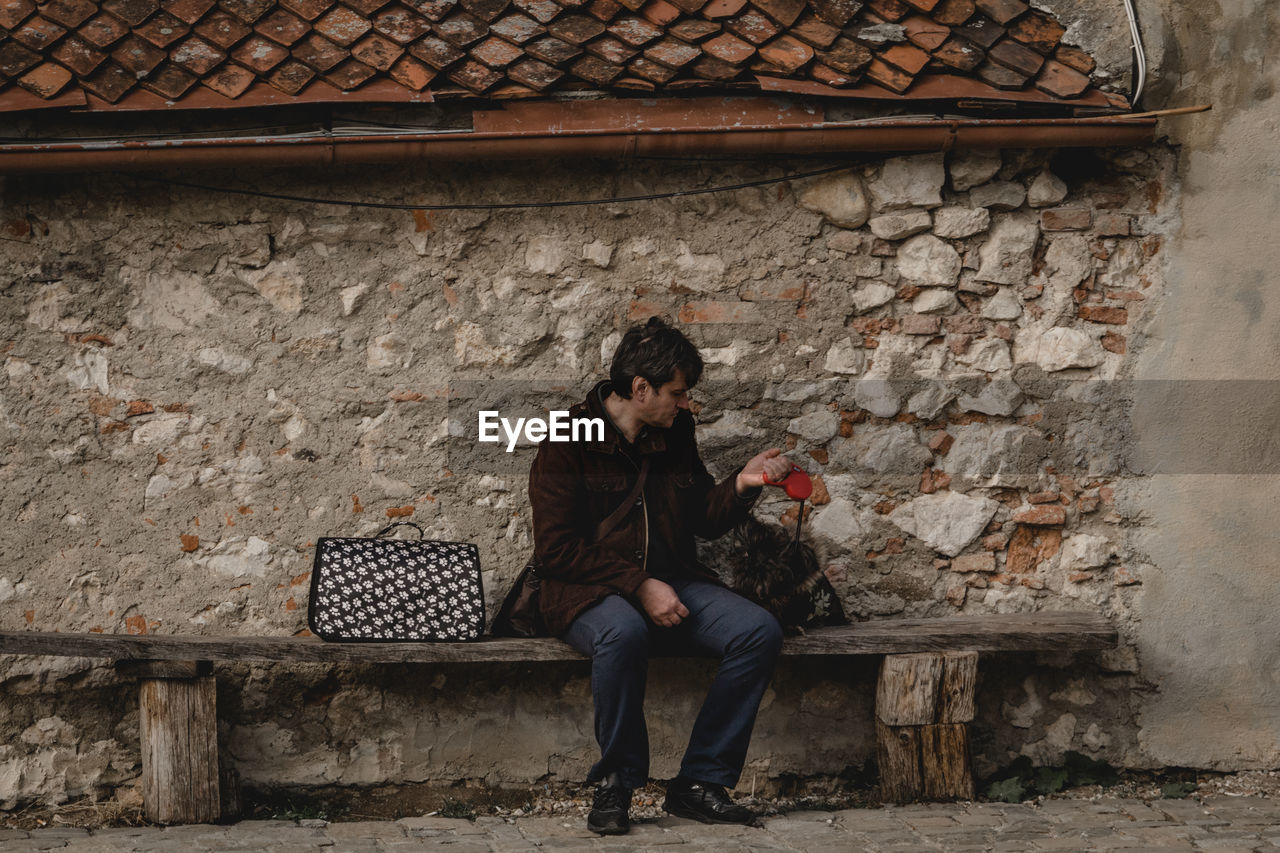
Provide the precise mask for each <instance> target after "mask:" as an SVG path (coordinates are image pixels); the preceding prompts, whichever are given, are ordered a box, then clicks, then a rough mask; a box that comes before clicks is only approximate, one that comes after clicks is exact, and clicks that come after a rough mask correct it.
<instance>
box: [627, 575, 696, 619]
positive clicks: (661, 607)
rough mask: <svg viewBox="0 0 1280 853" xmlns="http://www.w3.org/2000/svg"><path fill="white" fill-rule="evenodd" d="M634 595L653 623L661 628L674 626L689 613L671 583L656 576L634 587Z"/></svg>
mask: <svg viewBox="0 0 1280 853" xmlns="http://www.w3.org/2000/svg"><path fill="white" fill-rule="evenodd" d="M636 597H637V598H639V599H640V604H641V606H643V607H644V612H645V613H648V614H649V618H650V619H652V620H653V624H655V625H658V626H660V627H662V628H674V627H675V626H676V625H679V624H680V620H681V619H684V618H685V617H686V616H688V615H689V608H687V607H685V606H684V605H683V604H681V603H680V596H678V595H676V591H675V590H674V589H672V588H671V584H668V583H663V582H662V581H660V580H658V579H657V578H649V579H648V580H646V581H645V582H644V583H642V584H640V586H639V587H637V588H636Z"/></svg>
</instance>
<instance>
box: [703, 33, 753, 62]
mask: <svg viewBox="0 0 1280 853" xmlns="http://www.w3.org/2000/svg"><path fill="white" fill-rule="evenodd" d="M702 49H703V50H704V51H706V52H707V54H708V55H709V56H711V57H713V58H715V59H719V60H720V61H721V62H727V63H730V64H732V65H741V64H742V63H744V62H746V61H747V60H748V59H750V58H751V57H753V56H755V54H756V49H755V47H754V46H753V45H751V44H750V43H748V42H745V41H743V40H742V39H740V38H738V37H737V36H734V35H731V34H729V33H721V34H720V35H718V36H716V37H715V38H713V39H712V40H711V41H709V42H707V43H706V44H704V45H703V46H702Z"/></svg>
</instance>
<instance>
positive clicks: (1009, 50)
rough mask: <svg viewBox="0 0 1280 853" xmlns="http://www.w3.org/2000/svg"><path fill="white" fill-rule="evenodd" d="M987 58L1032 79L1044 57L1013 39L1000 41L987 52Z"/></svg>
mask: <svg viewBox="0 0 1280 853" xmlns="http://www.w3.org/2000/svg"><path fill="white" fill-rule="evenodd" d="M987 58H988V59H990V60H991V61H992V62H996V63H999V64H1000V65H1003V66H1004V67H1005V68H1008V69H1009V70H1010V71H1016V72H1018V73H1019V74H1021V75H1022V76H1023V77H1033V76H1035V74H1036V73H1037V72H1038V71H1039V70H1040V66H1041V65H1043V64H1044V57H1043V56H1041V55H1040V54H1038V53H1036V52H1035V51H1034V50H1032V49H1031V48H1029V47H1026V46H1024V45H1022V44H1020V43H1018V42H1016V41H1014V40H1013V39H1001V40H1000V41H998V42H996V43H995V44H994V45H992V46H991V49H990V50H988V51H987Z"/></svg>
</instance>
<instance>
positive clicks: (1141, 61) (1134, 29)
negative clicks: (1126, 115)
mask: <svg viewBox="0 0 1280 853" xmlns="http://www.w3.org/2000/svg"><path fill="white" fill-rule="evenodd" d="M1124 10H1125V12H1126V13H1128V15H1129V34H1130V36H1132V37H1133V56H1134V62H1135V63H1136V64H1137V66H1138V82H1137V85H1135V86H1134V87H1133V92H1131V93H1130V95H1129V106H1130V107H1132V108H1134V109H1136V108H1137V106H1138V101H1139V100H1141V99H1142V90H1143V89H1144V88H1145V87H1146V85H1147V55H1146V52H1145V51H1144V50H1143V48H1142V33H1141V32H1140V31H1139V30H1138V13H1137V12H1136V11H1134V8H1133V0H1124Z"/></svg>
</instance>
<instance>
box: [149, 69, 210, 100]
mask: <svg viewBox="0 0 1280 853" xmlns="http://www.w3.org/2000/svg"><path fill="white" fill-rule="evenodd" d="M199 80H200V78H199V77H197V76H196V75H194V74H192V73H191V72H190V71H186V70H185V69H182V68H179V67H178V66H177V65H174V64H173V63H171V62H166V63H165V64H164V66H163V67H161V68H160V69H159V70H157V71H156V72H154V73H153V74H151V75H150V76H149V77H147V79H145V80H143V81H142V87H143V88H144V89H147V90H148V91H151V92H155V93H156V94H157V95H160V96H161V97H164V98H168V99H169V100H171V101H176V100H177V99H178V98H181V97H182V96H183V95H185V94H186V93H187V90H188V89H190V88H191V87H192V86H194V85H195V84H196V83H198V82H199Z"/></svg>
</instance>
